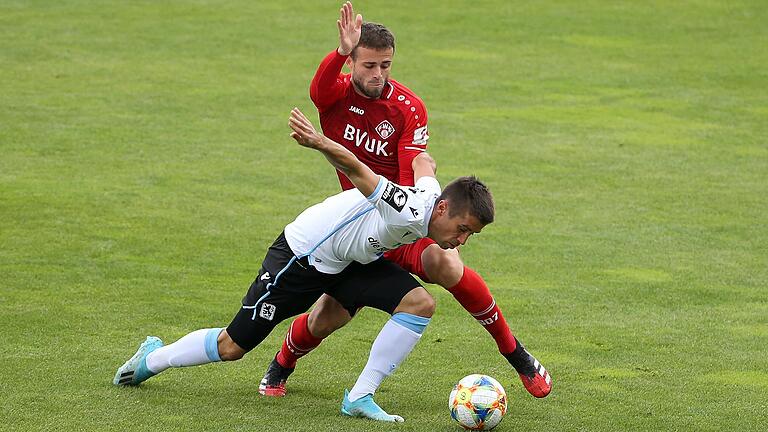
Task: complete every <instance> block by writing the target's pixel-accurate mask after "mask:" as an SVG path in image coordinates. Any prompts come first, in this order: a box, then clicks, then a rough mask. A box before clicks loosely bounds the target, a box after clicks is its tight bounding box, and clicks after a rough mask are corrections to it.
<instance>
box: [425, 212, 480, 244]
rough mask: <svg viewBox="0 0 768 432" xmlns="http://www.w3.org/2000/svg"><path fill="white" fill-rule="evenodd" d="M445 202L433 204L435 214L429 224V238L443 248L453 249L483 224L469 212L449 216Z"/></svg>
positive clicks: (477, 231)
mask: <svg viewBox="0 0 768 432" xmlns="http://www.w3.org/2000/svg"><path fill="white" fill-rule="evenodd" d="M445 203H446V202H445V201H440V202H439V203H438V204H437V205H436V206H435V210H434V213H435V215H434V217H433V219H432V221H431V222H430V224H429V238H431V239H432V240H434V241H435V242H436V243H437V245H438V246H440V247H441V248H443V249H454V248H456V247H458V246H461V245H463V244H465V243H466V242H467V240H469V237H470V236H471V235H472V234H475V233H479V232H480V231H481V230H482V229H483V226H484V225H483V224H481V223H480V221H479V220H478V219H477V218H476V217H474V216H472V215H470V214H469V213H464V214H457V215H453V216H450V215H449V212H448V206H447V205H446V204H445ZM441 205H442V206H441Z"/></svg>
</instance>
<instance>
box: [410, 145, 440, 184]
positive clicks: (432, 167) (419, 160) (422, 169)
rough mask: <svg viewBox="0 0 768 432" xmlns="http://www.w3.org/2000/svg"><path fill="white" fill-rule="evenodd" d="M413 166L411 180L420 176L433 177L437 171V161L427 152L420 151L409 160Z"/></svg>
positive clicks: (416, 179)
mask: <svg viewBox="0 0 768 432" xmlns="http://www.w3.org/2000/svg"><path fill="white" fill-rule="evenodd" d="M411 166H412V167H413V181H414V182H417V181H419V179H420V178H422V177H434V176H435V174H436V173H437V163H436V162H435V160H434V159H432V156H430V155H429V153H427V152H422V153H420V154H419V155H418V156H416V157H415V158H413V161H412V162H411Z"/></svg>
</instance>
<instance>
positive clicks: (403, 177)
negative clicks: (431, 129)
mask: <svg viewBox="0 0 768 432" xmlns="http://www.w3.org/2000/svg"><path fill="white" fill-rule="evenodd" d="M427 140H429V134H428V132H427V109H426V107H425V106H424V103H423V102H422V101H421V99H419V98H414V100H412V101H411V104H410V106H409V107H408V108H407V109H406V112H405V131H404V132H403V134H402V135H401V136H400V141H399V142H398V143H397V154H398V158H397V163H398V167H399V176H398V179H397V180H398V183H399V184H403V185H412V184H413V165H412V164H413V159H414V158H415V157H416V156H418V155H419V154H420V153H422V152H425V151H427Z"/></svg>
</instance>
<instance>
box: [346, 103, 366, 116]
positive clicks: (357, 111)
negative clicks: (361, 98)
mask: <svg viewBox="0 0 768 432" xmlns="http://www.w3.org/2000/svg"><path fill="white" fill-rule="evenodd" d="M349 110H350V111H352V112H353V113H355V114H360V115H363V114H365V110H364V109H362V108H358V107H356V106H354V105H350V106H349Z"/></svg>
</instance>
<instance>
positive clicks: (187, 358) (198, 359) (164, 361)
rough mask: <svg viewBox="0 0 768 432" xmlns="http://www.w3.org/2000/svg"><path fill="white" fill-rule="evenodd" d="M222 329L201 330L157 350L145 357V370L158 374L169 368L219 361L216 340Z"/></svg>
mask: <svg viewBox="0 0 768 432" xmlns="http://www.w3.org/2000/svg"><path fill="white" fill-rule="evenodd" d="M222 330H223V329H220V328H214V329H202V330H195V331H193V332H192V333H189V334H188V335H186V336H184V337H182V338H181V339H179V340H177V341H176V342H174V343H172V344H170V345H168V346H164V347H162V348H158V349H156V350H154V351H152V352H151V353H149V355H148V356H147V369H149V370H150V371H152V372H153V373H156V374H157V373H160V372H162V371H164V370H166V369H168V368H171V367H184V366H197V365H201V364H206V363H212V362H217V361H221V358H220V357H219V349H218V338H219V333H221V331H222Z"/></svg>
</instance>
